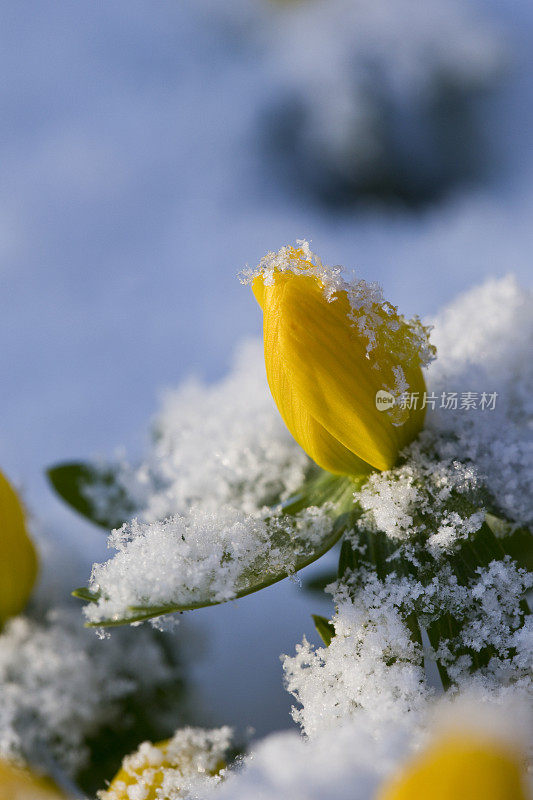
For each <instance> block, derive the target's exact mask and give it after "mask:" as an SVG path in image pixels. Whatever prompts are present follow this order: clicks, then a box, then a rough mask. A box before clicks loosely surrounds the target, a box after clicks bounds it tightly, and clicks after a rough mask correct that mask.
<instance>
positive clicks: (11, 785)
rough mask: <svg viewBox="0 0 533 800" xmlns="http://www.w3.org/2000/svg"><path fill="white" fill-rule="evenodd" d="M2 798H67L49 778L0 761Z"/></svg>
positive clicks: (19, 799) (63, 799) (26, 799)
mask: <svg viewBox="0 0 533 800" xmlns="http://www.w3.org/2000/svg"><path fill="white" fill-rule="evenodd" d="M0 800H65V795H64V794H62V793H61V792H60V791H59V789H58V788H57V787H56V786H55V784H54V783H52V781H51V780H49V779H48V778H43V777H41V776H39V775H35V774H33V773H32V772H30V771H29V770H27V769H22V768H20V767H17V766H14V765H13V764H10V763H9V762H7V761H0Z"/></svg>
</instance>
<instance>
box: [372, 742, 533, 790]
mask: <svg viewBox="0 0 533 800" xmlns="http://www.w3.org/2000/svg"><path fill="white" fill-rule="evenodd" d="M428 798H431V800H529V794H526V784H525V770H524V765H523V763H522V761H521V757H520V755H519V754H518V753H517V752H514V750H513V749H512V748H511V747H510V746H509V745H503V744H501V743H499V742H496V741H489V740H485V739H483V738H480V737H479V736H473V735H469V736H465V735H455V736H448V737H447V738H443V739H440V740H437V742H436V743H435V744H434V745H433V747H432V748H431V749H429V750H427V751H426V752H425V753H423V754H422V755H421V756H419V757H418V758H417V759H415V760H414V761H413V763H412V764H410V765H409V766H407V767H406V769H405V771H404V772H403V774H401V775H400V776H397V777H395V778H394V779H393V780H392V782H391V783H389V784H388V785H387V786H386V787H385V789H384V790H382V792H381V793H380V794H379V795H378V800H428Z"/></svg>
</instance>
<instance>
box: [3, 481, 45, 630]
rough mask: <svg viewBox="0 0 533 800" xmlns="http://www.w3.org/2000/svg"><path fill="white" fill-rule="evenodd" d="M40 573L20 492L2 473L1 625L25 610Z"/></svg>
mask: <svg viewBox="0 0 533 800" xmlns="http://www.w3.org/2000/svg"><path fill="white" fill-rule="evenodd" d="M36 576H37V555H36V553H35V548H34V546H33V542H32V540H31V539H30V537H29V535H28V532H27V530H26V522H25V520H24V511H23V508H22V505H21V503H20V500H19V499H18V497H17V494H16V492H15V490H14V489H13V487H12V486H11V484H10V483H9V482H8V480H7V479H6V478H5V477H4V475H3V474H2V473H1V472H0V628H1V627H2V625H3V623H4V622H5V621H6V620H7V619H9V617H12V616H15V615H16V614H19V613H20V612H21V611H22V610H23V609H24V606H25V605H26V603H27V602H28V598H29V596H30V593H31V590H32V589H33V584H34V583H35V578H36Z"/></svg>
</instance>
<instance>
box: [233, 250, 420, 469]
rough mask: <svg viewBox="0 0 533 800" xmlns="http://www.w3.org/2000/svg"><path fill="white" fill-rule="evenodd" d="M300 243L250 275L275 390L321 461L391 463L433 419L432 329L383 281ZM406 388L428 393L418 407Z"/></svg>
mask: <svg viewBox="0 0 533 800" xmlns="http://www.w3.org/2000/svg"><path fill="white" fill-rule="evenodd" d="M299 244H300V247H298V248H293V247H284V248H282V249H281V250H280V251H279V252H278V253H277V254H274V253H269V254H268V255H267V256H266V257H265V258H264V259H263V261H262V262H261V264H260V265H259V269H258V270H257V271H255V272H252V273H250V274H248V275H246V274H245V281H247V282H250V283H251V284H252V289H253V292H254V295H255V297H256V299H257V301H258V303H259V305H260V306H261V308H262V310H263V332H264V348H265V363H266V371H267V378H268V383H269V386H270V390H271V392H272V395H273V397H274V400H275V402H276V405H277V407H278V409H279V412H280V414H281V416H282V417H283V420H284V422H285V424H286V425H287V427H288V429H289V430H290V432H291V434H292V435H293V436H294V438H295V439H296V441H297V442H298V443H299V444H300V445H301V446H302V447H303V449H304V450H305V451H306V452H307V454H308V455H309V456H310V457H311V458H312V459H313V460H314V461H315V462H316V463H317V464H318V465H319V466H321V467H323V468H324V469H326V470H328V471H330V472H334V473H338V474H346V475H357V474H364V473H366V472H369V471H370V469H371V468H372V467H374V468H376V469H379V470H384V469H389V468H390V467H392V466H393V465H394V464H395V462H396V460H397V457H398V453H399V451H400V450H401V449H402V448H403V447H405V446H406V445H407V444H409V443H410V442H411V441H412V440H413V439H414V438H415V437H416V436H417V434H418V433H419V431H420V430H421V428H422V425H423V422H424V414H425V410H424V409H423V408H422V398H423V394H424V391H425V382H424V377H423V375H422V369H421V367H422V366H424V365H425V364H426V363H428V361H429V360H431V357H432V356H433V353H434V350H433V348H432V347H431V346H430V345H429V344H428V340H427V336H428V329H427V328H424V327H423V326H422V325H421V324H420V321H419V320H418V319H417V318H415V319H414V320H411V321H406V320H405V319H404V318H403V317H402V316H401V315H400V314H399V313H398V310H397V309H396V308H395V307H394V306H392V305H391V304H390V303H387V302H385V301H384V300H383V297H382V296H381V292H380V290H379V287H378V286H377V285H376V284H368V283H366V282H365V281H361V280H358V281H356V282H352V283H348V282H347V281H345V280H344V279H343V278H342V277H341V270H340V268H337V267H334V268H332V267H325V266H323V265H322V263H321V262H320V260H319V259H318V258H317V257H316V256H313V254H312V253H311V252H310V251H309V247H308V245H307V243H305V242H302V243H299ZM378 393H381V394H378ZM402 395H403V396H404V397H405V396H411V395H413V396H417V395H418V398H417V400H418V401H417V404H416V405H417V407H416V408H412V409H410V408H409V407H408V405H409V404H405V403H403V404H402V403H401V402H400V398H401V396H402ZM382 398H384V399H385V403H384V404H383V405H382V404H380V402H379V400H380V399H382ZM406 405H407V407H406ZM402 406H403V407H402Z"/></svg>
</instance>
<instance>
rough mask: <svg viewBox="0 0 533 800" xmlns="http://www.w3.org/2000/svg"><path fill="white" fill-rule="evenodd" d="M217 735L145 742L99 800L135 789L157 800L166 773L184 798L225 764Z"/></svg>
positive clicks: (125, 797) (123, 797) (182, 734)
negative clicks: (200, 779) (189, 786)
mask: <svg viewBox="0 0 533 800" xmlns="http://www.w3.org/2000/svg"><path fill="white" fill-rule="evenodd" d="M221 730H224V729H221ZM216 733H217V732H216V731H215V738H214V739H213V740H212V739H211V738H210V732H209V731H202V730H199V729H195V728H184V729H183V730H181V731H177V733H176V734H175V735H174V737H173V738H172V739H165V741H163V742H158V743H157V744H152V743H151V742H143V743H142V744H141V745H140V746H139V747H138V749H137V750H136V751H135V752H134V753H132V754H131V755H128V756H126V757H125V759H124V761H123V763H122V767H121V768H120V770H119V771H118V772H117V774H116V775H115V777H114V778H113V780H112V781H111V783H110V785H109V788H108V789H107V790H105V791H100V792H98V798H99V800H130V798H131V797H133V796H134V792H133V791H132V788H133V787H135V788H136V789H138V794H135V796H136V797H137V796H139V797H141V796H142V798H143V800H157V798H159V797H162V794H161V787H162V786H163V783H164V779H165V773H166V775H167V780H168V778H170V780H171V784H172V793H173V796H181V791H180V789H181V790H182V791H183V789H184V788H186V783H187V781H189V780H190V779H191V778H193V779H194V778H195V777H196V778H198V776H199V775H200V776H201V775H204V776H214V775H218V773H220V771H221V770H222V769H224V767H225V766H226V765H225V763H224V761H223V760H222V758H221V751H220V750H219V748H218V743H217V741H216ZM226 744H227V743H226ZM182 783H183V786H182ZM158 790H160V791H159V793H158ZM177 792H179V795H177V794H176V793H177ZM165 796H166V795H165ZM0 800H1V799H0Z"/></svg>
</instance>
